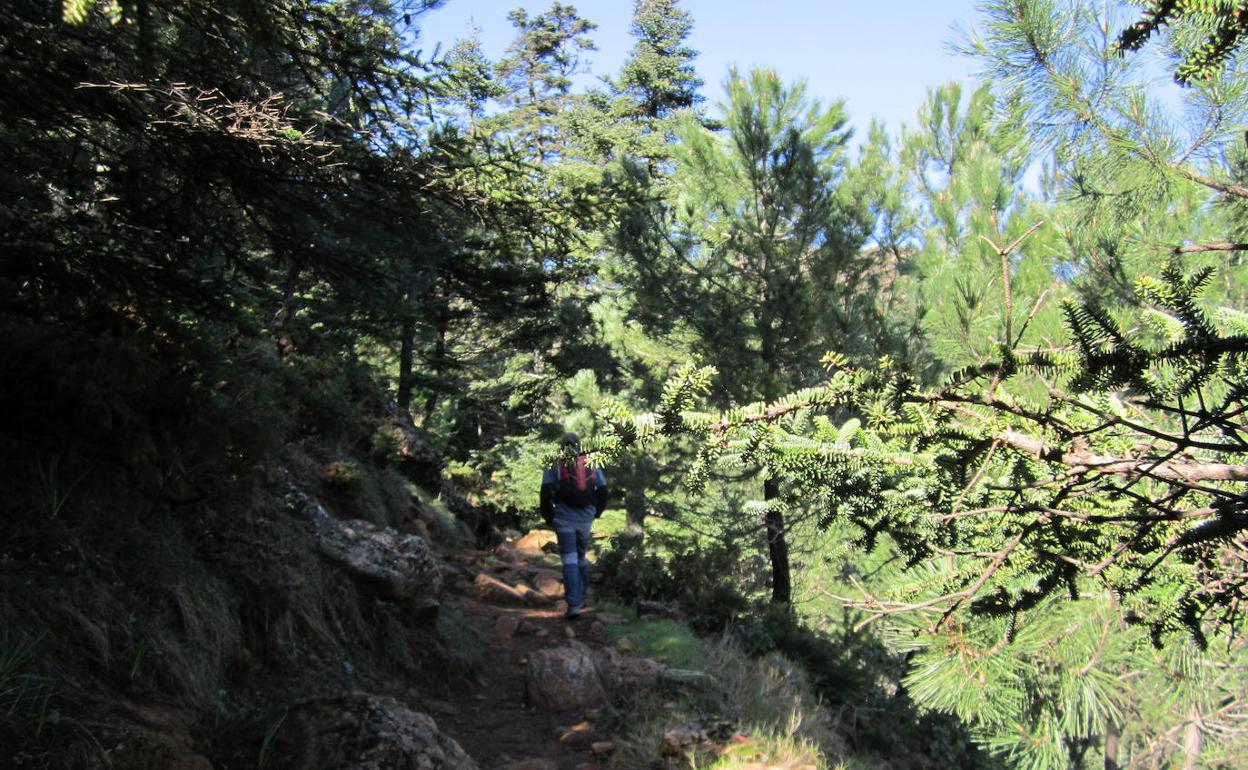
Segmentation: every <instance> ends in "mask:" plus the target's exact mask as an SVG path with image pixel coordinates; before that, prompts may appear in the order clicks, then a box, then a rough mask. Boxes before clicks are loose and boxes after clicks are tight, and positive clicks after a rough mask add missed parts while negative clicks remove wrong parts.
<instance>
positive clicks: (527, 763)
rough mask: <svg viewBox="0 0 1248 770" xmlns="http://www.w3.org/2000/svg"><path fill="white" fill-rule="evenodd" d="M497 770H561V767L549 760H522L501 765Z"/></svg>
mask: <svg viewBox="0 0 1248 770" xmlns="http://www.w3.org/2000/svg"><path fill="white" fill-rule="evenodd" d="M496 770H559V766H558V765H556V764H555V763H554V762H553V761H551V760H549V759H521V760H518V761H515V762H508V763H507V764H505V765H499V766H498V768H497V769H496Z"/></svg>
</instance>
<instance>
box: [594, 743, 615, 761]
mask: <svg viewBox="0 0 1248 770" xmlns="http://www.w3.org/2000/svg"><path fill="white" fill-rule="evenodd" d="M615 749H616V745H615V743H614V742H612V741H594V742H593V743H591V744H589V753H591V754H593V755H594V756H595V757H609V756H611V755H612V754H614V753H615Z"/></svg>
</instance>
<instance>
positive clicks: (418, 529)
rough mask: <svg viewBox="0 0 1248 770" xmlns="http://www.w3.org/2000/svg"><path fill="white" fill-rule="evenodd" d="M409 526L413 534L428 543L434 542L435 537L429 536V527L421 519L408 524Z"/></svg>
mask: <svg viewBox="0 0 1248 770" xmlns="http://www.w3.org/2000/svg"><path fill="white" fill-rule="evenodd" d="M408 526H409V527H411V528H412V534H414V535H420V536H421V537H422V538H424V540H425V542H427V543H432V542H433V536H432V535H430V534H429V525H428V524H426V523H425V522H423V521H421V520H420V519H416V520H414V521H412V522H411V523H410V524H408Z"/></svg>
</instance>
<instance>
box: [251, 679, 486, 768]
mask: <svg viewBox="0 0 1248 770" xmlns="http://www.w3.org/2000/svg"><path fill="white" fill-rule="evenodd" d="M275 724H278V727H277V728H276V729H275V730H273V731H272V735H273V741H272V746H271V748H270V751H269V753H268V756H269V757H270V758H271V759H272V761H273V762H272V766H273V767H275V768H280V769H281V770H476V767H477V765H476V763H475V762H473V760H472V758H471V757H469V756H468V754H467V753H465V752H464V750H463V749H462V748H461V747H460V745H459V744H458V743H456V742H455V740H454V739H453V738H450V737H448V736H446V735H444V734H443V733H442V732H441V731H440V730H438V725H437V722H435V721H434V720H433V718H432V717H430V716H429V715H428V714H423V713H421V712H419V711H413V710H411V709H409V708H407V707H406V706H404V705H403V704H401V703H399V702H398V701H397V700H395V699H393V698H388V697H382V696H377V695H368V694H365V693H350V694H346V695H341V696H338V697H333V698H319V699H315V700H311V701H305V702H303V703H300V704H298V705H296V706H293V707H291V709H290V711H289V713H288V714H287V715H286V717H285V719H283V720H282V721H281V722H280V723H277V722H276V721H275Z"/></svg>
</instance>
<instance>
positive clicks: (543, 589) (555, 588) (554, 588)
mask: <svg viewBox="0 0 1248 770" xmlns="http://www.w3.org/2000/svg"><path fill="white" fill-rule="evenodd" d="M533 585H534V586H536V587H537V590H538V592H539V593H541V594H542V595H543V596H548V597H550V598H551V599H558V598H559V597H560V596H562V595H563V583H562V582H561V581H559V580H558V579H556V578H555V577H554V576H552V575H546V574H539V575H538V576H537V578H536V579H535V580H534V581H533Z"/></svg>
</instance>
